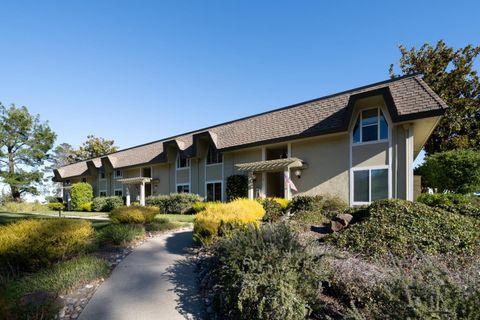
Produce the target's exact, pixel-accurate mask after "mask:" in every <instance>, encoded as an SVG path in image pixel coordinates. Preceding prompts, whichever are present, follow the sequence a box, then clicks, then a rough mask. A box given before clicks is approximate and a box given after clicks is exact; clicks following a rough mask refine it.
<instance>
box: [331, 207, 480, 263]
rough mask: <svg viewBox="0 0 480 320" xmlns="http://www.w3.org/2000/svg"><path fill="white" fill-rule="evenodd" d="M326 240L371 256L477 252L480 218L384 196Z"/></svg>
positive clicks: (478, 247)
mask: <svg viewBox="0 0 480 320" xmlns="http://www.w3.org/2000/svg"><path fill="white" fill-rule="evenodd" d="M324 239H326V241H329V242H333V243H335V244H337V245H338V246H340V247H346V248H348V249H349V250H352V251H357V252H362V253H364V254H366V255H370V256H380V255H385V254H387V253H389V252H391V253H393V254H395V255H400V256H402V255H406V254H412V253H414V252H416V251H417V250H420V251H421V252H424V253H427V254H436V253H444V254H461V253H462V254H474V253H475V252H478V250H479V249H480V243H479V241H478V239H480V223H479V221H478V220H476V219H474V218H471V217H466V216H461V215H458V214H454V213H451V212H447V211H444V210H441V209H438V208H431V207H429V206H427V205H424V204H422V203H418V202H409V201H404V200H380V201H376V202H374V203H373V204H371V205H370V206H369V207H368V209H367V213H366V217H365V218H363V220H361V221H360V222H358V223H355V224H352V225H351V226H349V227H348V228H347V229H345V230H344V231H342V232H340V233H335V234H332V235H329V236H327V237H326V238H324Z"/></svg>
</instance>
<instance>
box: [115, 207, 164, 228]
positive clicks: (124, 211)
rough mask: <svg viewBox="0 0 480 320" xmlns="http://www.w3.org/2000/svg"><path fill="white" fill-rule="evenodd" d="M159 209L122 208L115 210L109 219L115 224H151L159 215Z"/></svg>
mask: <svg viewBox="0 0 480 320" xmlns="http://www.w3.org/2000/svg"><path fill="white" fill-rule="evenodd" d="M158 213H159V212H158V208H157V207H139V206H131V207H120V208H116V209H113V211H112V212H110V214H109V217H110V220H111V221H112V223H113V224H119V223H122V224H125V223H140V224H145V223H150V222H152V221H153V219H154V218H155V216H156V215H157V214H158Z"/></svg>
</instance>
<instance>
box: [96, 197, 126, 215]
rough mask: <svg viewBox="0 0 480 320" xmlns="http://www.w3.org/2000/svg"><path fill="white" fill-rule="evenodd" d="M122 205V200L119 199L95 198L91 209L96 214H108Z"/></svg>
mask: <svg viewBox="0 0 480 320" xmlns="http://www.w3.org/2000/svg"><path fill="white" fill-rule="evenodd" d="M123 205H124V204H123V199H122V198H121V197H117V196H112V197H96V198H94V199H93V203H92V209H93V210H94V211H96V212H110V211H112V210H113V209H115V208H119V207H122V206H123Z"/></svg>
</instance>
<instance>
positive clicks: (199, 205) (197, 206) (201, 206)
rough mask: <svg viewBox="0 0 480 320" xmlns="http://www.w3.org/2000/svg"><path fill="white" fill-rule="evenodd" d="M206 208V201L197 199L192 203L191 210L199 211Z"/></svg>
mask: <svg viewBox="0 0 480 320" xmlns="http://www.w3.org/2000/svg"><path fill="white" fill-rule="evenodd" d="M206 208H207V203H206V202H203V201H197V202H195V203H194V204H193V205H192V209H193V211H195V213H199V212H200V211H203V210H205V209H206Z"/></svg>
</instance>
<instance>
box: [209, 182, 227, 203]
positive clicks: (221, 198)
mask: <svg viewBox="0 0 480 320" xmlns="http://www.w3.org/2000/svg"><path fill="white" fill-rule="evenodd" d="M215 183H220V186H221V187H220V202H223V181H222V180H210V181H205V201H207V185H209V184H215ZM213 191H214V192H215V185H214V187H213Z"/></svg>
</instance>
